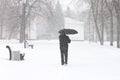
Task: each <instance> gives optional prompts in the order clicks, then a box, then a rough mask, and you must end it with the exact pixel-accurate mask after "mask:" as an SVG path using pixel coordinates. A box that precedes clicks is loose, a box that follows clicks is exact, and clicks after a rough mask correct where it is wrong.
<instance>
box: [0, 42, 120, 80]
mask: <svg viewBox="0 0 120 80" xmlns="http://www.w3.org/2000/svg"><path fill="white" fill-rule="evenodd" d="M30 43H31V44H34V49H31V48H27V49H24V48H23V44H19V43H18V41H15V40H12V41H0V80H120V49H117V48H116V47H110V46H109V45H104V46H100V45H99V44H95V43H89V42H85V41H81V42H79V41H76V42H75V41H73V42H72V43H71V44H70V45H69V61H68V65H67V66H61V63H60V51H59V43H58V41H47V40H41V41H30ZM6 45H10V46H11V48H12V51H14V50H20V51H21V52H25V54H26V55H25V60H24V61H9V60H8V58H9V52H8V49H6Z"/></svg>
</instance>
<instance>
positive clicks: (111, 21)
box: [85, 0, 120, 48]
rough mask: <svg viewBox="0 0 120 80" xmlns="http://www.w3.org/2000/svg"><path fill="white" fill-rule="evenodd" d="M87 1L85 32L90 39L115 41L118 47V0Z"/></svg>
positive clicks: (119, 13) (102, 42)
mask: <svg viewBox="0 0 120 80" xmlns="http://www.w3.org/2000/svg"><path fill="white" fill-rule="evenodd" d="M86 2H88V3H89V5H90V9H89V11H88V13H89V17H88V19H87V25H86V29H85V30H86V34H87V38H88V39H89V40H92V41H97V40H99V41H100V44H101V45H103V44H104V41H105V40H107V41H110V45H111V46H113V42H114V41H117V47H118V48H120V1H119V0H86Z"/></svg>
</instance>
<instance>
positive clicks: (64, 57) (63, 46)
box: [59, 32, 71, 65]
mask: <svg viewBox="0 0 120 80" xmlns="http://www.w3.org/2000/svg"><path fill="white" fill-rule="evenodd" d="M59 41H60V51H61V64H62V65H64V64H67V61H68V43H70V42H71V40H70V38H69V37H68V36H66V34H65V32H62V33H60V35H59Z"/></svg>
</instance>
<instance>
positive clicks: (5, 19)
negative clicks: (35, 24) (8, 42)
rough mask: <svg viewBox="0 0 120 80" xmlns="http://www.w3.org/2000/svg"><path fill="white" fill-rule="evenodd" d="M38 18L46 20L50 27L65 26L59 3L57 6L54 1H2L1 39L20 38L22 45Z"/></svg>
mask: <svg viewBox="0 0 120 80" xmlns="http://www.w3.org/2000/svg"><path fill="white" fill-rule="evenodd" d="M38 16H41V17H43V18H46V19H47V23H48V24H49V26H50V27H53V28H55V27H54V26H57V28H59V27H60V26H64V17H63V14H62V9H61V6H60V4H59V1H58V2H57V5H56V6H55V4H54V0H52V1H51V0H1V1H0V39H4V38H7V39H11V38H17V37H18V39H20V43H22V42H23V41H24V40H25V31H26V28H27V27H29V26H30V25H29V23H30V22H31V20H33V19H35V18H36V17H38ZM58 23H59V24H58ZM49 29H52V28H49ZM49 31H51V30H49Z"/></svg>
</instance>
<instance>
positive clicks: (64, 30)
mask: <svg viewBox="0 0 120 80" xmlns="http://www.w3.org/2000/svg"><path fill="white" fill-rule="evenodd" d="M63 32H65V33H66V34H77V33H78V32H77V31H76V30H74V29H61V30H59V33H63Z"/></svg>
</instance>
